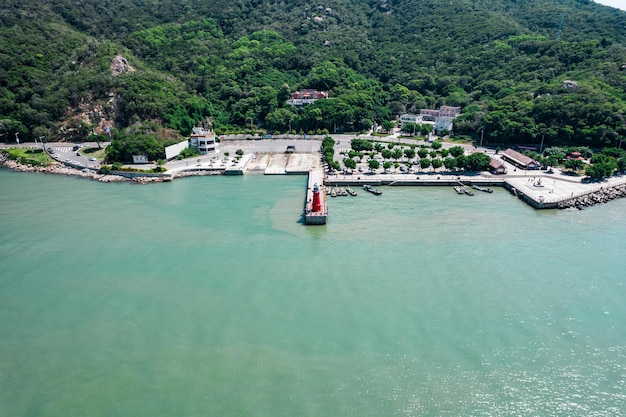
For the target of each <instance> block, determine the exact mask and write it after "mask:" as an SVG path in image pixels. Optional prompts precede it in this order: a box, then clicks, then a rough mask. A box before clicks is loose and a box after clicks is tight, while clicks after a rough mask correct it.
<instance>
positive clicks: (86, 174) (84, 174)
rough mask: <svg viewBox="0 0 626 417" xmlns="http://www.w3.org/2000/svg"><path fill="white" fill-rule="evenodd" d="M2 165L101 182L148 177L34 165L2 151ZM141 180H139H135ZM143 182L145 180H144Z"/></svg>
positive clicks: (0, 163) (19, 169) (56, 164)
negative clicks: (25, 163) (13, 158)
mask: <svg viewBox="0 0 626 417" xmlns="http://www.w3.org/2000/svg"><path fill="white" fill-rule="evenodd" d="M0 166H3V167H5V168H8V169H12V170H13V171H18V172H39V173H44V174H55V175H68V176H73V177H80V178H87V179H91V180H94V181H99V182H123V181H132V180H137V179H139V178H142V179H144V178H146V177H137V178H133V179H131V178H126V177H123V176H121V175H111V174H101V173H99V172H97V171H94V170H91V169H78V168H72V167H68V166H66V165H63V164H60V163H58V162H53V163H51V164H50V165H48V166H45V167H41V166H33V165H24V164H20V163H18V162H16V161H14V160H12V159H10V158H9V157H8V156H7V155H6V154H4V153H2V152H0ZM148 180H151V181H146V182H154V181H153V179H152V178H148ZM135 182H139V181H135ZM142 183H143V182H142Z"/></svg>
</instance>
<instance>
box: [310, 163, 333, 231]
mask: <svg viewBox="0 0 626 417" xmlns="http://www.w3.org/2000/svg"><path fill="white" fill-rule="evenodd" d="M323 186H324V170H322V169H312V170H310V171H309V179H308V182H307V189H306V200H305V202H304V224H311V225H321V224H326V218H327V217H328V205H327V204H326V192H325V191H324V190H323V189H322V188H323Z"/></svg>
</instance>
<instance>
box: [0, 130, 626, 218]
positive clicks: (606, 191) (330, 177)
mask: <svg viewBox="0 0 626 417" xmlns="http://www.w3.org/2000/svg"><path fill="white" fill-rule="evenodd" d="M69 145H71V144H66V143H55V144H47V145H46V147H51V148H53V149H57V152H56V153H55V156H57V159H58V160H59V162H61V161H63V159H61V158H64V157H65V155H64V154H63V153H62V152H61V151H60V149H63V148H68V149H70V152H71V147H70V146H69ZM104 145H106V144H103V146H104ZM289 145H293V146H295V148H296V150H297V151H296V152H295V153H292V154H287V153H285V149H286V147H287V146H289ZM344 145H345V144H342V143H340V144H339V145H337V146H338V147H341V146H344ZM92 146H95V144H92ZM319 146H320V142H319V141H318V140H306V141H303V140H299V141H297V140H267V141H224V142H223V143H222V144H221V147H220V153H219V154H213V155H202V156H199V157H195V158H193V159H192V160H191V159H190V160H181V161H178V160H172V161H168V162H167V163H166V164H165V168H166V169H167V170H166V172H165V173H164V174H152V177H149V176H148V175H145V176H143V177H142V175H141V174H140V173H132V175H133V176H135V177H137V178H133V180H135V181H137V182H151V181H159V180H171V179H173V178H177V177H185V176H194V175H211V174H213V175H222V174H223V175H243V174H248V173H260V174H266V175H285V174H307V173H308V172H309V171H311V170H318V169H320V168H322V161H321V154H320V153H319ZM1 147H2V148H5V147H14V145H13V146H11V145H7V144H5V145H3V146H1ZM20 147H33V144H21V145H20ZM238 149H243V150H244V155H243V156H242V157H241V158H238V159H235V158H225V153H226V152H229V153H230V154H233V155H234V154H235V151H236V150H238ZM483 151H484V152H486V153H488V152H489V151H488V150H486V149H485V150H483ZM70 152H67V155H69V153H70ZM4 163H5V165H7V166H9V167H11V168H13V169H18V170H22V171H43V172H51V173H57V174H64V175H77V176H85V177H89V178H93V179H97V180H100V181H115V180H116V179H115V178H117V176H115V175H102V174H99V173H97V172H96V171H94V170H93V168H91V169H89V170H87V169H84V167H81V166H77V167H74V166H72V165H68V164H67V163H65V166H64V165H61V164H59V165H58V166H57V165H54V166H52V167H48V168H33V167H27V166H25V167H21V168H20V167H18V166H16V164H14V163H9V161H4ZM90 163H91V162H90ZM150 167H151V165H150V164H142V165H138V166H136V168H141V169H149V168H150ZM74 168H77V169H74ZM508 172H509V173H510V174H505V175H493V174H490V173H488V172H480V173H472V174H467V173H464V172H460V173H456V172H446V171H443V170H441V169H440V170H438V171H428V172H409V173H401V172H387V173H385V172H382V171H381V170H378V171H377V172H372V173H370V172H358V171H356V172H354V173H352V174H350V175H348V174H343V173H328V172H326V173H325V175H324V179H323V182H324V184H326V185H328V186H341V185H354V186H357V187H358V186H362V185H363V184H371V185H388V186H454V185H458V184H459V182H460V183H463V184H465V185H478V186H483V187H486V186H503V187H505V188H507V189H508V190H509V191H511V193H512V194H513V195H515V196H517V197H519V198H521V199H522V200H524V201H525V202H526V203H528V204H530V205H531V206H533V207H535V208H538V209H542V208H567V207H579V208H580V207H583V206H586V205H591V204H597V203H602V202H606V201H608V200H610V199H613V198H619V197H623V196H624V195H626V176H613V177H610V178H608V179H605V180H603V181H600V182H589V183H586V182H584V181H583V178H582V177H579V176H572V175H567V174H565V173H563V172H561V171H559V170H558V169H554V170H553V171H552V172H548V171H540V170H531V171H524V170H516V169H514V167H512V166H510V167H509V171H508ZM119 178H120V179H123V178H121V177H119ZM320 185H322V184H320ZM622 194H624V195H622Z"/></svg>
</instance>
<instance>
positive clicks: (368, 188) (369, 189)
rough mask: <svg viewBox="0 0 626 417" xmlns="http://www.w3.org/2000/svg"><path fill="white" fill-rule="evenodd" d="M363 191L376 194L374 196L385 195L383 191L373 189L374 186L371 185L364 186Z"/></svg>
mask: <svg viewBox="0 0 626 417" xmlns="http://www.w3.org/2000/svg"><path fill="white" fill-rule="evenodd" d="M363 189H364V190H365V191H368V192H370V193H372V194H374V195H381V194H382V193H383V192H382V191H380V190H377V189H376V188H374V187H372V186H371V185H369V184H365V185H363Z"/></svg>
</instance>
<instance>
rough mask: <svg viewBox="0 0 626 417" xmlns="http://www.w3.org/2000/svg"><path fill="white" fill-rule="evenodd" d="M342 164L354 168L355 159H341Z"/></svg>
mask: <svg viewBox="0 0 626 417" xmlns="http://www.w3.org/2000/svg"><path fill="white" fill-rule="evenodd" d="M343 164H344V165H345V166H346V168H350V169H356V161H355V160H354V159H352V158H346V159H345V160H344V161H343Z"/></svg>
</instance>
